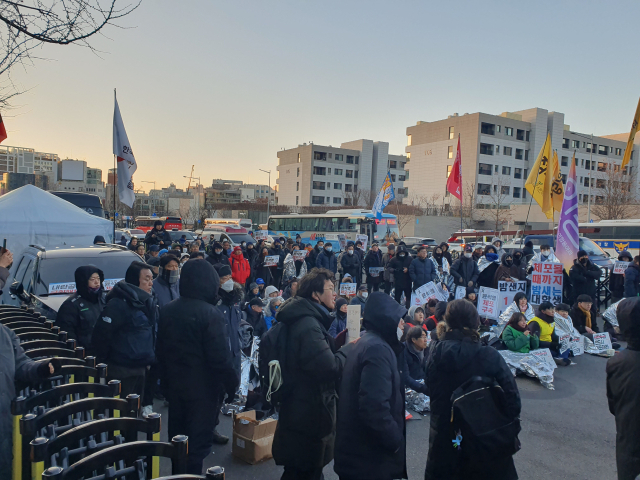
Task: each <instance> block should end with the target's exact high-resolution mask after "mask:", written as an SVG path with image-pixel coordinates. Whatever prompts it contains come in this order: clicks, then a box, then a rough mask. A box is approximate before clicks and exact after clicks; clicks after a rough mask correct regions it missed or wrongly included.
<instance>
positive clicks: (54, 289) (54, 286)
mask: <svg viewBox="0 0 640 480" xmlns="http://www.w3.org/2000/svg"><path fill="white" fill-rule="evenodd" d="M61 293H76V282H67V283H50V284H49V295H57V294H61Z"/></svg>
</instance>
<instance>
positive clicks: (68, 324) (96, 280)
mask: <svg viewBox="0 0 640 480" xmlns="http://www.w3.org/2000/svg"><path fill="white" fill-rule="evenodd" d="M74 276H75V280H76V293H74V294H73V295H71V296H70V297H69V298H67V299H66V300H65V301H64V302H63V303H62V305H60V309H59V310H58V315H57V317H56V323H55V324H56V326H58V327H60V331H62V332H67V338H68V339H72V338H73V339H75V340H76V346H78V347H84V349H85V351H86V352H87V355H93V353H91V352H92V351H93V349H92V345H91V334H92V333H93V328H94V327H95V325H96V322H97V321H98V319H99V318H100V314H101V313H102V309H103V308H104V306H105V305H106V293H105V291H104V288H103V286H102V284H103V282H104V273H102V270H100V269H99V268H97V267H94V266H93V265H86V266H83V267H78V268H76V272H75V275H74Z"/></svg>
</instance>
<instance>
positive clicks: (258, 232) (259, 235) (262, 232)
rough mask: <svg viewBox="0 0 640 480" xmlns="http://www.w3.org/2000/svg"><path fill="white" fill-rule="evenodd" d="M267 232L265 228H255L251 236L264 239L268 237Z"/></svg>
mask: <svg viewBox="0 0 640 480" xmlns="http://www.w3.org/2000/svg"><path fill="white" fill-rule="evenodd" d="M268 233H269V232H267V231H266V230H256V231H255V232H253V236H254V238H255V239H256V240H266V239H267V237H268Z"/></svg>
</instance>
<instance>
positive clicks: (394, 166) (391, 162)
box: [389, 160, 398, 168]
mask: <svg viewBox="0 0 640 480" xmlns="http://www.w3.org/2000/svg"><path fill="white" fill-rule="evenodd" d="M389 168H398V162H396V161H395V160H390V161H389Z"/></svg>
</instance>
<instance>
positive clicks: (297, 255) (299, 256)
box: [293, 250, 309, 262]
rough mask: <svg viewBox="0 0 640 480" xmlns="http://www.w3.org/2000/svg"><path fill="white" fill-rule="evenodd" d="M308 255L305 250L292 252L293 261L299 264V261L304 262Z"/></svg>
mask: <svg viewBox="0 0 640 480" xmlns="http://www.w3.org/2000/svg"><path fill="white" fill-rule="evenodd" d="M308 254H309V252H308V251H306V250H294V251H293V259H294V260H295V261H296V262H299V261H301V260H304V259H305V258H306V257H307V255H308Z"/></svg>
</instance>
